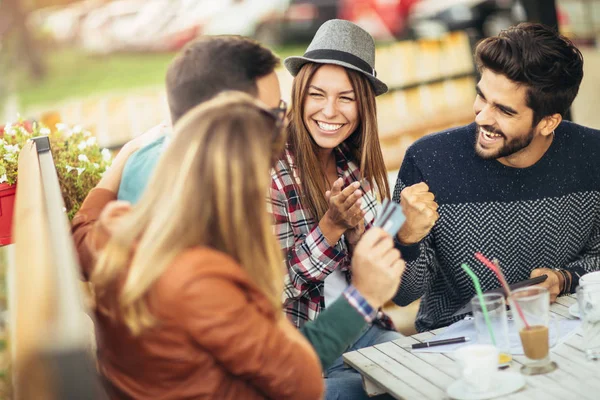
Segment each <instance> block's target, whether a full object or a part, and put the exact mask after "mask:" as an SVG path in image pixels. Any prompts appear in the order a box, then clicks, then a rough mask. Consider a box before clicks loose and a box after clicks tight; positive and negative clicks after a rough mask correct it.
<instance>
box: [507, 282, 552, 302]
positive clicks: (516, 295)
mask: <svg viewBox="0 0 600 400" xmlns="http://www.w3.org/2000/svg"><path fill="white" fill-rule="evenodd" d="M529 291H534V292H537V293H534V294H523V293H525V292H529ZM545 293H548V294H549V293H550V292H548V289H546V288H545V287H541V286H537V285H533V286H525V287H522V288H518V289H515V290H512V291H511V293H510V296H509V297H510V298H511V299H513V300H520V301H523V300H525V301H527V300H535V299H536V298H537V297H539V296H541V295H543V294H545Z"/></svg>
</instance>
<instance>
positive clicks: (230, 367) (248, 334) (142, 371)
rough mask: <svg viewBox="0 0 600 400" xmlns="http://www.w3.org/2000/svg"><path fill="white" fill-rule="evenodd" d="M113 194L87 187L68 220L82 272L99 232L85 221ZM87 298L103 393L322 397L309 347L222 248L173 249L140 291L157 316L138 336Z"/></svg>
mask: <svg viewBox="0 0 600 400" xmlns="http://www.w3.org/2000/svg"><path fill="white" fill-rule="evenodd" d="M114 197H115V195H114V193H112V192H109V191H107V190H102V189H94V190H93V191H92V192H90V194H89V195H88V198H87V199H86V201H85V202H84V204H83V206H82V208H81V210H80V211H79V213H78V214H77V216H76V217H75V219H74V220H73V235H74V238H75V241H76V245H77V249H78V253H79V255H80V258H81V262H82V267H83V270H84V274H85V275H86V276H87V275H89V273H90V272H91V269H92V268H93V263H94V251H95V249H97V248H101V247H102V245H103V243H104V242H105V241H106V239H107V238H106V234H103V233H102V232H101V231H99V230H98V227H97V226H96V224H95V223H94V222H95V220H96V219H97V217H98V215H99V213H100V211H101V209H102V208H103V207H104V205H105V204H106V203H107V202H108V201H110V200H113V199H114ZM94 246H99V247H94ZM115 296H116V293H115ZM111 297H112V296H111ZM96 302H97V305H96V332H97V338H98V361H99V365H100V370H101V373H102V375H103V376H104V377H105V378H106V380H107V381H108V382H107V383H108V385H107V386H108V388H109V394H110V395H111V397H114V398H127V397H132V398H152V399H175V398H190V399H191V398H194V399H198V398H201V399H248V400H251V399H262V398H272V399H311V400H312V399H319V398H320V397H321V396H322V392H323V380H322V375H321V366H320V363H319V360H318V358H317V356H316V354H315V353H314V350H312V348H311V347H310V345H309V344H308V342H306V340H305V339H304V338H303V337H302V336H301V334H300V333H299V332H298V331H297V330H296V329H295V328H294V327H293V326H292V325H291V324H289V323H288V322H287V321H286V320H285V318H282V317H281V314H279V313H277V312H276V310H275V309H273V307H272V306H271V305H270V304H269V302H268V301H267V299H266V297H265V296H264V295H263V294H262V293H261V292H260V290H259V289H258V288H257V287H256V286H255V285H254V284H253V283H252V281H251V279H250V277H249V276H248V274H247V273H246V272H245V271H244V270H243V269H242V268H240V266H239V265H238V264H237V263H236V262H235V261H234V260H233V259H231V258H230V257H229V256H227V255H226V254H224V253H221V252H218V251H215V250H212V249H209V248H193V249H189V250H186V251H185V252H183V253H182V254H180V255H179V256H177V257H176V258H175V259H174V260H173V262H172V264H171V265H170V266H169V267H168V268H167V270H166V272H165V273H164V274H163V275H162V276H161V277H160V278H159V279H158V281H157V282H156V283H155V284H154V285H153V287H152V288H151V290H150V292H149V294H148V302H149V305H150V309H151V311H152V313H153V315H155V316H156V317H157V319H158V321H159V323H158V325H156V326H155V327H153V328H151V329H149V330H146V331H144V332H143V333H142V334H141V335H140V336H137V337H135V336H132V335H131V334H130V332H129V330H128V329H127V327H126V326H125V325H124V323H123V322H122V321H121V319H120V318H119V317H118V316H117V317H116V318H111V317H109V316H108V314H107V313H106V312H104V311H102V310H104V309H105V308H110V307H111V305H110V304H109V303H108V302H106V301H105V300H103V299H102V298H101V297H97V298H96ZM113 311H114V310H113Z"/></svg>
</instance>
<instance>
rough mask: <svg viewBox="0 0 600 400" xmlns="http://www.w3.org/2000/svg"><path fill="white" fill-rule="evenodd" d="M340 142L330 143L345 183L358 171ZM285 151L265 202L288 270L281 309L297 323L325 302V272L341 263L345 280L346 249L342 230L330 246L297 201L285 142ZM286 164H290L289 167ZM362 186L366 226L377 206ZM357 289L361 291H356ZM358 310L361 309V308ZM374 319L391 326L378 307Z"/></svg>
mask: <svg viewBox="0 0 600 400" xmlns="http://www.w3.org/2000/svg"><path fill="white" fill-rule="evenodd" d="M342 146H344V145H342ZM342 146H339V147H337V148H336V149H335V159H336V164H337V172H338V176H339V177H341V178H343V179H344V187H345V186H347V185H349V184H351V183H352V182H354V181H359V180H360V179H361V174H360V170H359V169H358V166H357V165H356V163H354V162H353V161H351V160H349V159H348V158H346V156H345V154H344V151H343V150H344V149H345V147H342ZM346 153H347V152H346ZM284 157H285V160H286V161H287V164H286V162H284V161H283V160H279V161H278V162H277V164H276V165H275V168H274V170H273V171H272V173H271V196H270V201H269V202H268V204H269V208H270V210H269V211H270V212H271V213H272V214H273V217H274V231H275V235H276V236H277V239H278V240H279V243H280V245H281V248H282V249H283V251H284V254H285V263H286V267H287V271H288V274H286V276H285V287H284V292H283V297H284V310H285V312H286V314H287V316H288V319H289V320H290V321H292V323H294V324H295V325H296V326H297V327H299V328H300V327H302V326H303V325H304V323H305V322H306V321H309V320H310V321H312V320H315V319H316V318H317V316H318V315H319V313H320V312H321V311H322V310H323V309H324V308H325V298H324V282H325V278H327V276H328V275H329V274H330V273H332V272H333V271H334V270H336V269H340V270H341V271H344V272H346V277H347V280H348V283H350V281H351V274H350V254H349V252H348V245H347V242H346V239H345V237H344V235H342V237H341V238H340V240H339V241H338V242H337V243H336V245H335V246H333V247H332V246H330V245H329V244H328V243H327V240H325V236H323V233H322V232H321V229H320V228H319V225H318V223H319V221H316V220H315V219H314V218H313V217H312V216H311V215H310V212H309V211H308V210H307V209H306V208H304V205H303V204H302V202H301V197H300V195H299V192H300V190H301V189H300V188H301V186H300V180H299V178H298V171H297V168H296V167H295V165H294V162H293V157H292V155H291V153H290V152H289V149H287V148H286V150H285V154H284ZM287 165H289V166H291V171H290V169H288V168H287ZM362 189H363V192H364V194H363V201H362V209H363V210H365V211H366V215H365V226H366V229H369V228H370V227H371V225H372V223H373V220H374V219H375V216H376V215H377V212H379V209H380V208H381V207H380V205H379V204H378V202H377V199H376V196H375V194H374V192H373V190H372V188H371V185H370V184H369V182H368V181H366V180H365V181H363V182H362ZM357 295H358V296H360V294H358V292H357ZM363 300H364V299H363ZM355 303H357V304H358V303H360V301H359V300H357V302H355ZM351 304H352V302H351ZM355 308H356V306H355ZM357 310H358V311H359V312H360V313H363V310H361V309H357ZM375 322H376V323H378V324H379V325H381V326H383V327H384V328H387V329H394V325H393V323H392V321H391V320H390V319H389V317H387V316H386V315H385V314H383V313H382V312H379V313H377V318H376V320H375Z"/></svg>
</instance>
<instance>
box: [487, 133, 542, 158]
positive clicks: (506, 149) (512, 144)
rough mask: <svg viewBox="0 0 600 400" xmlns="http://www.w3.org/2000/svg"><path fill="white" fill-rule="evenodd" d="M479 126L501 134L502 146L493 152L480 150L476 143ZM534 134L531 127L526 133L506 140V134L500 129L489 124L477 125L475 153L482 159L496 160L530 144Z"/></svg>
mask: <svg viewBox="0 0 600 400" xmlns="http://www.w3.org/2000/svg"><path fill="white" fill-rule="evenodd" d="M481 128H483V129H485V130H486V131H489V132H492V133H497V134H500V135H502V138H503V140H504V146H502V147H501V148H500V149H499V150H498V151H496V152H495V153H487V152H483V151H481V150H480V149H479V147H478V146H477V144H478V143H479V135H481ZM534 136H535V132H534V129H533V128H531V130H530V131H529V132H528V133H527V135H525V136H522V137H518V138H514V139H512V140H510V141H509V142H506V135H504V133H502V132H501V131H499V130H497V129H494V128H492V127H491V126H489V125H484V126H479V125H477V134H476V135H475V153H476V154H477V155H478V156H479V157H481V158H483V159H484V160H496V159H498V158H503V157H508V156H510V155H513V154H515V153H517V152H519V151H521V150H523V149H524V148H525V147H527V146H529V145H530V144H531V142H532V140H533V137H534Z"/></svg>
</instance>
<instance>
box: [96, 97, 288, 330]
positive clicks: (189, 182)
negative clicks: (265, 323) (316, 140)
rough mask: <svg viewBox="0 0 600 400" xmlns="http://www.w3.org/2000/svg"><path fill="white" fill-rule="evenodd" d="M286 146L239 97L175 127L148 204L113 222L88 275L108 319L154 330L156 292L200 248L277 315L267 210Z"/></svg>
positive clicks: (277, 269)
mask: <svg viewBox="0 0 600 400" xmlns="http://www.w3.org/2000/svg"><path fill="white" fill-rule="evenodd" d="M284 143H285V137H284V134H283V133H282V132H281V128H280V127H279V125H278V124H277V123H276V120H275V118H274V117H273V115H271V114H270V112H269V111H268V110H266V109H264V108H262V107H260V106H259V105H258V103H257V102H256V101H255V100H254V99H252V98H251V97H250V96H248V95H246V94H243V93H240V92H229V93H225V94H222V95H220V96H217V98H215V99H214V100H211V101H209V102H207V103H204V104H202V105H200V106H198V107H196V108H194V109H192V110H190V111H189V112H188V113H187V114H186V115H185V116H184V117H183V118H181V120H180V121H179V122H178V123H177V125H176V127H175V135H174V139H173V141H172V143H170V144H169V147H168V148H167V150H166V151H165V153H164V154H163V155H162V157H161V159H160V161H159V163H158V165H157V168H156V172H155V173H154V175H153V177H152V179H151V181H150V184H149V186H148V188H147V190H146V192H145V193H144V196H143V197H142V199H141V201H140V203H139V204H138V205H136V206H135V207H134V208H133V210H132V211H131V213H130V214H128V215H127V216H125V217H124V218H123V220H122V221H120V222H119V230H118V232H117V233H116V234H114V236H112V237H111V239H110V241H109V243H108V244H107V246H106V247H105V249H104V251H103V252H102V254H101V255H100V258H99V260H98V264H97V266H96V268H95V270H94V273H93V275H92V282H93V283H94V284H95V289H96V292H97V294H98V296H109V297H107V299H108V298H111V297H112V298H114V299H115V300H114V301H112V302H111V303H109V304H110V307H109V309H108V310H104V311H105V312H108V313H109V314H113V316H114V314H117V315H119V316H120V317H121V318H122V319H123V321H124V323H125V324H126V325H127V326H128V327H129V329H130V330H131V332H132V333H133V334H139V333H141V332H142V331H143V330H144V329H146V328H149V327H151V326H153V325H154V324H155V323H156V322H157V321H156V320H155V317H154V316H153V315H152V314H151V311H150V309H149V306H148V293H149V292H150V290H151V288H152V285H153V284H154V283H155V282H156V281H157V279H159V278H160V276H161V275H162V274H163V273H164V272H165V270H166V268H168V266H169V265H170V263H171V262H172V261H173V259H174V258H175V257H176V256H177V255H179V254H180V253H181V252H182V251H184V250H185V249H189V248H192V247H196V246H205V247H210V248H213V249H216V250H219V251H221V252H223V253H226V254H228V255H229V256H231V257H232V258H233V259H235V260H236V261H237V262H238V263H239V264H240V265H241V267H242V268H243V269H244V270H246V271H247V272H248V273H249V275H250V276H251V277H252V279H253V280H254V283H255V284H256V285H257V286H258V287H259V288H260V289H261V290H262V292H263V293H264V295H265V296H266V297H267V298H268V299H269V301H270V303H271V304H272V305H273V307H275V309H276V310H280V309H281V292H282V285H283V279H282V271H281V250H280V248H279V245H278V243H277V241H276V239H275V237H274V236H273V231H272V227H271V217H270V216H269V215H268V213H267V210H266V207H265V204H264V201H265V194H266V193H267V191H268V185H269V183H270V180H269V170H270V168H271V167H272V163H273V162H272V161H273V159H274V156H278V155H279V153H280V152H281V151H282V149H283V146H284ZM115 293H116V294H115ZM113 311H116V312H113ZM277 314H278V315H279V314H280V313H277Z"/></svg>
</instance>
